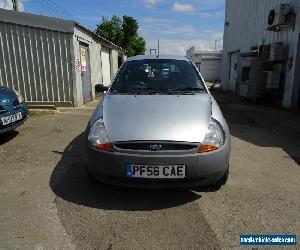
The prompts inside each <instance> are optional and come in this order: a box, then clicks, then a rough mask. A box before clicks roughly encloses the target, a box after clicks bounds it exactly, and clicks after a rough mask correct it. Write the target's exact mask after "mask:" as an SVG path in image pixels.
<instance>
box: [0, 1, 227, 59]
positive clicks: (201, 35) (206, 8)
mask: <svg viewBox="0 0 300 250" xmlns="http://www.w3.org/2000/svg"><path fill="white" fill-rule="evenodd" d="M0 8H7V9H11V8H12V4H11V0H0ZM20 9H21V11H25V12H31V13H35V14H41V15H48V16H55V17H62V18H64V19H75V20H77V21H79V22H80V23H82V24H83V25H84V26H86V27H88V28H89V29H91V30H95V28H96V25H97V23H99V22H100V21H101V18H102V16H104V17H108V18H111V17H112V16H113V15H117V16H120V17H122V16H123V15H128V16H132V17H134V18H135V19H137V20H138V23H139V31H138V32H139V34H140V35H141V36H143V37H144V39H145V40H146V48H147V51H146V54H148V53H149V49H151V48H154V49H155V48H157V38H158V37H159V38H160V53H161V54H176V55H184V54H185V51H186V50H187V49H189V48H190V47H191V46H196V48H197V49H198V50H214V48H215V40H217V49H222V44H223V42H222V39H223V29H224V15H225V10H224V9H225V0H86V1H82V0H81V1H80V0H21V1H20Z"/></svg>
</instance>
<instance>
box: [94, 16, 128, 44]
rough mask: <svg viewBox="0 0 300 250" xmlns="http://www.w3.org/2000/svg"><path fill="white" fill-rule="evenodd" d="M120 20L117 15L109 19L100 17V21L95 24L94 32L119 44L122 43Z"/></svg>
mask: <svg viewBox="0 0 300 250" xmlns="http://www.w3.org/2000/svg"><path fill="white" fill-rule="evenodd" d="M122 24H123V23H122V20H121V18H120V17H118V16H113V17H112V18H111V20H108V19H107V18H105V17H102V22H101V23H100V24H98V25H97V28H96V30H95V32H96V33H97V34H98V35H100V36H102V37H104V38H105V39H107V40H109V41H111V42H113V43H114V44H117V45H119V46H121V45H122V43H123V36H124V33H123V30H122Z"/></svg>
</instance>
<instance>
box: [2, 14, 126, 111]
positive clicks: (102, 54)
mask: <svg viewBox="0 0 300 250" xmlns="http://www.w3.org/2000/svg"><path fill="white" fill-rule="evenodd" d="M124 60H126V51H125V50H123V49H122V48H120V47H118V46H117V45H114V44H113V43H111V42H109V41H107V40H106V39H104V38H102V37H100V36H98V35H96V34H95V33H94V32H92V31H90V30H89V29H87V28H85V27H83V26H82V25H80V24H79V23H77V22H74V21H70V20H63V19H58V18H53V17H47V16H40V15H33V14H29V13H24V12H15V11H10V10H4V9H0V85H4V86H7V87H9V88H11V89H15V90H17V91H19V92H20V93H21V94H22V95H23V96H24V98H25V100H26V102H27V103H28V104H31V105H55V106H81V105H83V104H84V103H86V102H89V101H91V100H93V99H94V98H95V93H94V91H93V90H94V86H95V85H96V84H98V83H102V84H104V85H109V84H110V81H111V79H112V78H113V76H114V75H115V73H116V72H117V70H118V67H119V65H120V64H121V63H122V62H123V61H124Z"/></svg>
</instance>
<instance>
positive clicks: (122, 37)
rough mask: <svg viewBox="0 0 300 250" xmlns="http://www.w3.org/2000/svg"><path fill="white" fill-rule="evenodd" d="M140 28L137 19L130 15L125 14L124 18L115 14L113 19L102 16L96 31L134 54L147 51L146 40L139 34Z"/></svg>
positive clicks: (129, 53) (130, 54) (131, 54)
mask: <svg viewBox="0 0 300 250" xmlns="http://www.w3.org/2000/svg"><path fill="white" fill-rule="evenodd" d="M138 28H139V26H138V22H137V20H135V19H134V18H133V17H130V16H123V20H121V18H120V17H118V16H113V17H112V18H111V20H108V19H107V18H105V17H102V21H101V23H100V24H98V25H97V28H96V30H95V32H96V33H97V34H98V35H100V36H102V37H104V38H106V39H107V40H109V41H111V42H113V43H114V44H116V45H118V46H120V47H122V48H124V49H126V50H127V51H128V52H127V54H128V56H134V55H140V54H144V53H145V51H146V48H145V47H146V42H145V40H144V38H142V37H140V36H139V35H138Z"/></svg>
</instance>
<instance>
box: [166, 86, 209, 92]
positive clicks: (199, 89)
mask: <svg viewBox="0 0 300 250" xmlns="http://www.w3.org/2000/svg"><path fill="white" fill-rule="evenodd" d="M171 91H174V92H179V91H187V92H188V91H191V92H202V91H205V89H204V88H196V87H185V88H179V89H172V90H171Z"/></svg>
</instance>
